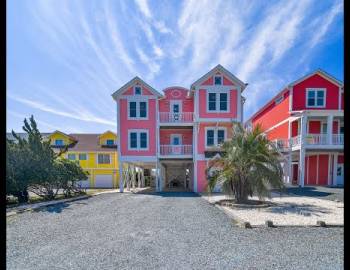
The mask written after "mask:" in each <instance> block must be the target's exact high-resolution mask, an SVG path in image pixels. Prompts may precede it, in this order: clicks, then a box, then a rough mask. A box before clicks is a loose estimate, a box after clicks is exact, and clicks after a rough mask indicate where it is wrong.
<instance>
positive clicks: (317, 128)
mask: <svg viewBox="0 0 350 270" xmlns="http://www.w3.org/2000/svg"><path fill="white" fill-rule="evenodd" d="M320 133H321V122H320V121H309V134H320Z"/></svg>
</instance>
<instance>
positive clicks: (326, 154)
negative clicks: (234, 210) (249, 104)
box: [246, 69, 344, 186]
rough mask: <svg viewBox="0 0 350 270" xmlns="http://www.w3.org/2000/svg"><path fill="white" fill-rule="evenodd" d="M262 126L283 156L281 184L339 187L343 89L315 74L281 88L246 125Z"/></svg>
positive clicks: (331, 79) (341, 178) (338, 83)
mask: <svg viewBox="0 0 350 270" xmlns="http://www.w3.org/2000/svg"><path fill="white" fill-rule="evenodd" d="M258 123H259V124H261V125H262V128H263V129H264V131H265V134H266V136H267V137H268V138H269V139H270V140H273V141H275V142H276V145H277V146H278V147H279V149H280V151H281V152H282V153H283V155H284V161H283V162H284V170H285V181H287V182H290V183H293V184H297V185H300V186H304V185H330V186H335V185H343V184H344V155H343V151H344V150H343V149H344V86H343V83H342V82H341V81H339V80H337V79H335V78H334V77H333V76H331V75H329V74H327V73H326V72H324V71H323V70H320V69H318V70H316V71H314V72H312V73H310V74H308V75H306V76H304V77H302V78H300V79H298V80H296V81H294V82H292V83H290V84H289V85H288V86H286V87H285V88H284V89H282V90H281V91H280V92H279V93H278V94H277V95H276V96H275V97H274V98H273V99H272V100H270V101H269V102H268V103H267V104H266V105H265V106H263V107H262V108H261V109H260V110H258V111H257V112H256V113H255V114H254V115H253V116H252V117H251V118H250V119H249V120H248V121H247V122H246V126H248V127H251V126H255V125H256V124H258Z"/></svg>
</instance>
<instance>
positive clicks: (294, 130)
mask: <svg viewBox="0 0 350 270" xmlns="http://www.w3.org/2000/svg"><path fill="white" fill-rule="evenodd" d="M291 136H292V137H295V136H298V121H293V122H292V135H291Z"/></svg>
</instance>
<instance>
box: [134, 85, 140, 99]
mask: <svg viewBox="0 0 350 270" xmlns="http://www.w3.org/2000/svg"><path fill="white" fill-rule="evenodd" d="M136 87H140V88H141V93H140V94H139V95H138V94H136ZM133 88H134V95H135V96H142V86H141V85H135V86H134V87H133Z"/></svg>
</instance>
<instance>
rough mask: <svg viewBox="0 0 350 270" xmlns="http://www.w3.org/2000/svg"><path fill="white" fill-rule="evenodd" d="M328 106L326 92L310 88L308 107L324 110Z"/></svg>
mask: <svg viewBox="0 0 350 270" xmlns="http://www.w3.org/2000/svg"><path fill="white" fill-rule="evenodd" d="M325 106H326V90H325V89H316V88H309V89H307V90H306V107H309V108H317V107H319V108H322V107H325Z"/></svg>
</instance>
